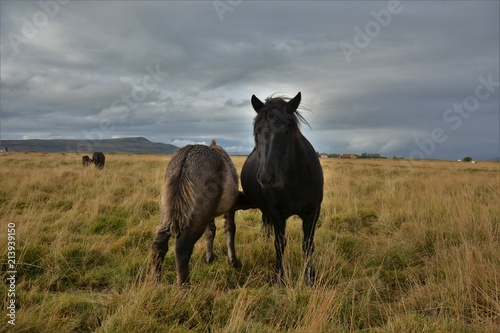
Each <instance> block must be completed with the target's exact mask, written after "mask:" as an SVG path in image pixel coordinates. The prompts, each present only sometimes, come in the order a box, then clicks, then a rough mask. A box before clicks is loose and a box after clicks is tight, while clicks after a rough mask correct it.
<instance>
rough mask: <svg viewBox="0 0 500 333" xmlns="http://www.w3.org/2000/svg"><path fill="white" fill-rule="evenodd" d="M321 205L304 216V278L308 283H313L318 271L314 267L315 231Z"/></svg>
mask: <svg viewBox="0 0 500 333" xmlns="http://www.w3.org/2000/svg"><path fill="white" fill-rule="evenodd" d="M319 211H320V207H319V206H318V207H315V208H314V209H312V210H311V211H310V212H308V213H307V214H306V215H304V216H300V217H301V218H302V231H303V232H304V241H303V243H302V251H303V252H304V258H305V272H304V278H305V280H306V283H307V284H308V285H313V284H314V280H315V279H316V272H315V271H314V267H313V260H312V255H313V253H314V231H315V229H316V222H317V221H318V217H319Z"/></svg>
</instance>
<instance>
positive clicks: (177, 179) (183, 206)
mask: <svg viewBox="0 0 500 333" xmlns="http://www.w3.org/2000/svg"><path fill="white" fill-rule="evenodd" d="M190 148H192V147H190ZM190 148H188V149H187V150H186V151H185V152H184V154H183V156H180V158H174V159H172V161H171V162H170V165H169V172H167V175H166V179H165V187H166V189H165V192H166V193H165V192H164V195H165V196H166V197H165V199H164V200H163V204H164V205H165V214H166V216H165V219H164V223H166V224H167V225H169V226H170V231H171V232H172V234H176V235H178V234H180V233H181V232H182V231H183V230H185V229H186V228H187V227H189V225H190V223H191V220H192V217H193V212H194V207H195V200H196V195H195V188H194V184H193V182H192V181H191V179H190V178H189V175H187V174H186V173H187V172H186V168H185V165H184V164H185V163H186V158H187V156H188V155H189V152H190V150H191V149H190Z"/></svg>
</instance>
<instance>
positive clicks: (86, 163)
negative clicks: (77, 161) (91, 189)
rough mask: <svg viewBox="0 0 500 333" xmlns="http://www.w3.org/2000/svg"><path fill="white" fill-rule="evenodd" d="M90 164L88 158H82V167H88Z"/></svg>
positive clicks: (90, 161)
mask: <svg viewBox="0 0 500 333" xmlns="http://www.w3.org/2000/svg"><path fill="white" fill-rule="evenodd" d="M90 163H92V160H91V159H90V157H88V156H87V155H85V156H83V157H82V166H83V167H84V168H86V167H88V166H89V165H90Z"/></svg>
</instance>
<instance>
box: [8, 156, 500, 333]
mask: <svg viewBox="0 0 500 333" xmlns="http://www.w3.org/2000/svg"><path fill="white" fill-rule="evenodd" d="M80 157H81V156H79V155H76V154H39V153H29V154H18V153H9V154H4V155H0V183H1V188H0V220H1V228H2V230H1V232H0V254H1V258H2V260H1V265H2V271H4V272H5V271H7V270H8V267H7V225H8V223H15V225H16V238H17V242H16V256H17V262H18V264H17V274H16V305H17V310H16V325H15V326H11V325H9V324H8V323H7V320H9V318H8V317H7V316H3V319H2V321H3V322H2V323H1V325H0V331H16V332H165V331H174V332H188V331H193V332H209V331H210V332H354V331H370V332H498V331H500V246H499V243H500V242H499V240H500V205H499V202H500V191H499V185H500V169H499V166H500V165H499V163H494V162H484V163H478V164H467V163H458V162H444V161H413V162H408V161H404V160H351V161H349V160H347V161H346V160H339V159H324V160H322V161H321V162H322V164H323V170H324V174H325V198H324V201H323V206H322V213H321V216H320V220H319V225H318V228H317V232H316V252H315V258H314V260H315V265H316V269H317V274H318V282H317V284H316V285H315V286H314V287H307V286H305V285H304V283H303V279H302V272H303V257H302V252H301V240H302V235H301V227H300V220H299V219H297V218H291V219H289V221H288V225H287V238H288V239H289V241H288V246H287V249H286V252H285V259H284V262H285V271H286V279H287V282H286V285H285V286H284V287H280V286H276V285H274V284H273V282H272V281H273V280H274V277H273V263H274V260H275V254H274V247H273V245H272V241H271V240H267V239H266V237H265V235H264V232H263V231H262V225H261V220H260V213H259V212H258V211H244V212H238V214H237V217H236V219H237V220H236V223H237V235H236V251H237V255H238V257H239V259H240V260H241V268H240V269H238V270H236V271H235V270H232V269H231V268H229V267H228V264H227V263H226V260H225V252H226V251H225V241H224V234H223V228H222V227H221V226H222V221H221V220H218V221H217V226H218V230H217V231H218V233H217V236H216V242H215V251H216V254H217V255H218V259H217V260H216V262H215V263H213V264H211V265H206V264H204V262H203V257H204V244H203V240H200V242H198V244H197V246H196V248H195V252H194V254H193V258H192V259H191V266H192V268H191V274H192V284H193V286H192V288H191V290H189V291H187V292H186V291H181V290H179V289H178V287H177V285H176V283H175V269H174V255H173V253H172V252H169V253H168V254H167V257H166V259H165V273H164V276H163V280H162V283H161V284H160V285H159V286H154V285H152V284H151V283H150V282H149V281H148V279H147V275H148V255H149V248H150V245H151V242H152V239H153V235H154V232H155V229H156V226H157V223H158V221H159V206H158V199H159V192H160V184H161V182H162V180H163V176H164V171H165V168H166V165H167V163H168V160H169V156H161V155H127V154H107V156H106V167H105V169H104V170H103V171H102V172H99V171H97V170H94V169H93V168H91V169H88V170H82V168H81V164H80ZM244 159H245V158H244V157H234V161H235V164H236V166H237V169H238V170H240V169H241V166H242V165H243V162H244ZM171 242H173V240H172V241H171ZM0 289H1V292H2V295H4V298H3V308H4V309H6V306H7V304H8V303H7V302H8V301H9V297H7V294H8V285H6V284H2V286H1V287H0Z"/></svg>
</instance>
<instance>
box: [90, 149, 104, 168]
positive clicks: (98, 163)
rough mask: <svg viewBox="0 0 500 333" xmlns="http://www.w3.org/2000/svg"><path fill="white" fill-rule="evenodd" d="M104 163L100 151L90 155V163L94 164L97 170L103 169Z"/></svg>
mask: <svg viewBox="0 0 500 333" xmlns="http://www.w3.org/2000/svg"><path fill="white" fill-rule="evenodd" d="M105 161H106V157H105V156H104V154H103V153H102V152H101V151H96V152H95V153H94V154H93V155H92V162H94V164H95V167H96V168H97V169H99V170H102V169H104V163H105Z"/></svg>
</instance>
